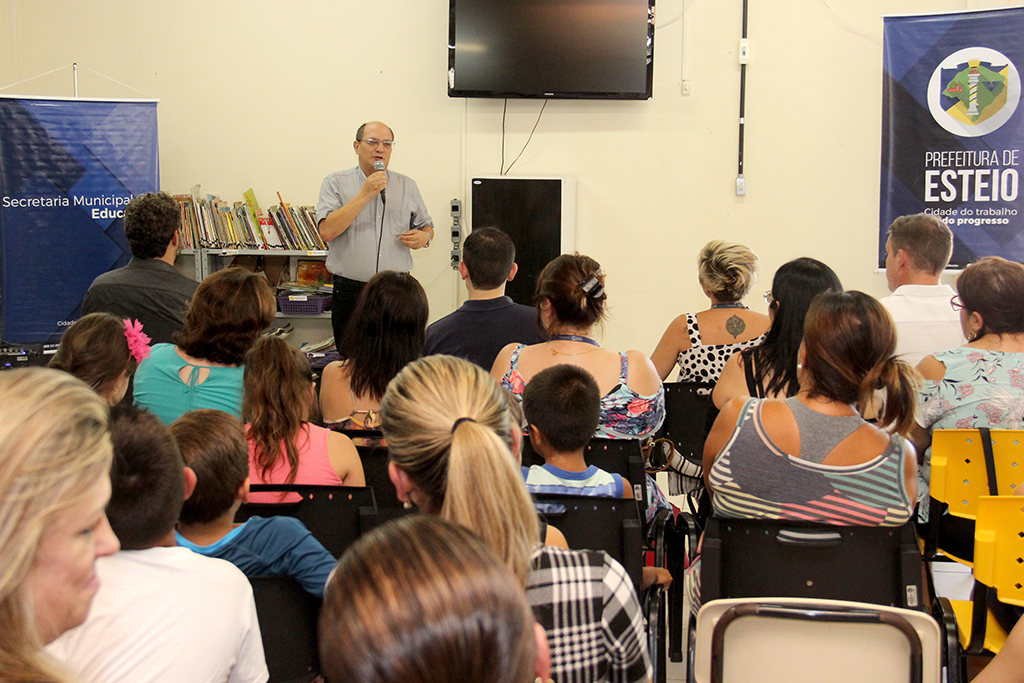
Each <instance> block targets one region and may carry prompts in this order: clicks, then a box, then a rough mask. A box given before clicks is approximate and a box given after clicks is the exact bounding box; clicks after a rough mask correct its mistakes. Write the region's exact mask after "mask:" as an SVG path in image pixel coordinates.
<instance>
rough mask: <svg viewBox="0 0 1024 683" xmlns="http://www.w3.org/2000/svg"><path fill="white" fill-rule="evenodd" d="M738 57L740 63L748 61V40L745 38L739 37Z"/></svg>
mask: <svg viewBox="0 0 1024 683" xmlns="http://www.w3.org/2000/svg"><path fill="white" fill-rule="evenodd" d="M739 57H740V64H746V63H747V62H749V61H750V41H749V40H748V39H746V38H740V50H739Z"/></svg>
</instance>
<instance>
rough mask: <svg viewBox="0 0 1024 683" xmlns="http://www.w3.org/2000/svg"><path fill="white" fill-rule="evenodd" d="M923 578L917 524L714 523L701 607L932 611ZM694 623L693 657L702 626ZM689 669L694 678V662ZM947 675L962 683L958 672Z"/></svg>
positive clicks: (706, 545) (708, 535)
mask: <svg viewBox="0 0 1024 683" xmlns="http://www.w3.org/2000/svg"><path fill="white" fill-rule="evenodd" d="M923 577H924V574H923V560H922V557H921V551H920V546H919V545H918V540H917V534H916V531H915V529H914V525H913V523H910V522H908V523H907V524H904V525H903V526H899V527H853V526H824V525H820V524H811V523H806V522H791V521H783V520H760V519H758V520H753V519H715V518H713V517H712V518H710V519H708V523H707V527H706V528H705V531H704V541H703V545H702V549H701V577H700V598H701V603H702V604H707V603H709V602H711V601H712V600H718V599H732V598H807V599H815V600H843V601H850V602H860V603H870V604H875V605H888V606H891V607H899V608H904V609H911V610H917V611H922V612H929V605H927V604H924V592H923V590H922V581H923ZM690 623H691V626H690V643H691V651H692V647H693V638H694V631H693V629H694V626H695V622H694V620H691V622H690ZM939 625H940V627H943V624H942V623H940V624H939ZM946 635H948V632H947V634H946ZM954 637H955V635H954ZM946 642H948V638H947V639H946ZM691 654H692V652H691ZM944 662H945V663H947V664H948V662H949V659H948V656H947V657H946V659H944ZM689 663H690V670H691V672H692V658H691V659H690V662H689ZM948 675H949V676H950V678H949V680H950V681H951V682H953V681H956V680H958V676H957V672H955V671H949V672H948ZM691 680H692V678H691Z"/></svg>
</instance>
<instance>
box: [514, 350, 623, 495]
mask: <svg viewBox="0 0 1024 683" xmlns="http://www.w3.org/2000/svg"><path fill="white" fill-rule="evenodd" d="M523 412H524V413H525V414H526V421H527V422H528V423H529V430H530V445H531V446H532V447H533V450H534V451H536V452H537V453H538V454H539V455H540V456H541V457H542V458H544V464H543V465H533V466H531V467H529V468H526V467H523V478H524V479H526V488H527V489H528V490H529V491H530V492H531V493H558V494H573V495H580V496H604V497H607V498H632V497H633V491H632V489H631V488H630V487H629V486H627V485H626V484H625V481H624V480H623V478H622V475H619V474H610V473H608V472H605V471H604V470H602V469H599V468H598V467H596V466H595V465H590V466H587V463H586V460H584V458H583V450H584V449H585V448H586V447H587V444H588V443H590V439H591V438H593V435H594V432H595V431H596V430H597V424H598V421H599V420H600V418H601V392H600V391H599V390H598V387H597V382H596V381H595V380H594V377H593V376H592V375H591V374H590V373H589V372H587V371H586V370H584V369H583V368H581V367H579V366H576V365H555V366H552V367H550V368H547V369H546V370H543V371H541V372H539V373H537V374H536V375H535V376H534V377H533V379H531V380H530V381H529V382H528V383H527V384H526V389H525V390H524V391H523Z"/></svg>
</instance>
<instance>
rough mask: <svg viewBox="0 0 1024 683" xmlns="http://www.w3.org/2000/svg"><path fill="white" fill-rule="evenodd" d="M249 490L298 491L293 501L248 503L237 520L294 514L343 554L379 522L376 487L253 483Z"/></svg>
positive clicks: (331, 548)
mask: <svg viewBox="0 0 1024 683" xmlns="http://www.w3.org/2000/svg"><path fill="white" fill-rule="evenodd" d="M250 490H251V491H252V492H254V493H256V492H261V493H262V492H270V493H298V494H299V495H300V496H302V500H300V501H297V502H294V503H246V504H245V505H243V506H242V507H241V508H239V510H238V514H237V515H235V521H236V522H244V521H245V520H247V519H249V518H250V517H253V516H257V515H258V516H260V517H273V516H275V515H285V516H287V517H294V518H296V519H298V520H299V521H300V522H302V523H303V524H305V525H306V528H307V529H309V531H310V533H312V534H313V537H314V538H315V539H316V540H318V541H320V543H322V544H323V546H324V547H325V548H327V551H328V552H329V553H331V554H332V555H334V556H335V557H341V554H342V553H344V552H345V549H346V548H348V547H349V546H350V545H352V543H353V542H354V541H355V540H356V539H357V538H359V535H360V534H361V533H364V532H365V531H368V530H369V529H371V528H373V527H374V526H376V524H377V503H376V500H375V498H374V495H373V489H371V488H369V487H365V486H313V485H300V484H291V485H284V484H253V485H252V486H251V487H250Z"/></svg>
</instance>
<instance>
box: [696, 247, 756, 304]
mask: <svg viewBox="0 0 1024 683" xmlns="http://www.w3.org/2000/svg"><path fill="white" fill-rule="evenodd" d="M697 268H698V273H699V277H700V284H701V286H703V287H704V288H705V289H706V290H708V292H709V293H711V294H714V295H715V298H716V299H718V300H719V301H721V302H722V303H733V302H736V301H739V300H740V299H742V298H743V297H745V296H746V295H747V292H749V291H750V288H751V287H753V286H754V283H755V282H756V281H757V270H758V262H757V254H755V253H754V252H752V251H751V250H750V247H746V246H744V245H742V244H737V243H736V242H726V241H725V240H712V241H710V242H708V243H707V244H705V245H704V248H703V249H701V250H700V255H699V256H698V257H697Z"/></svg>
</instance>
